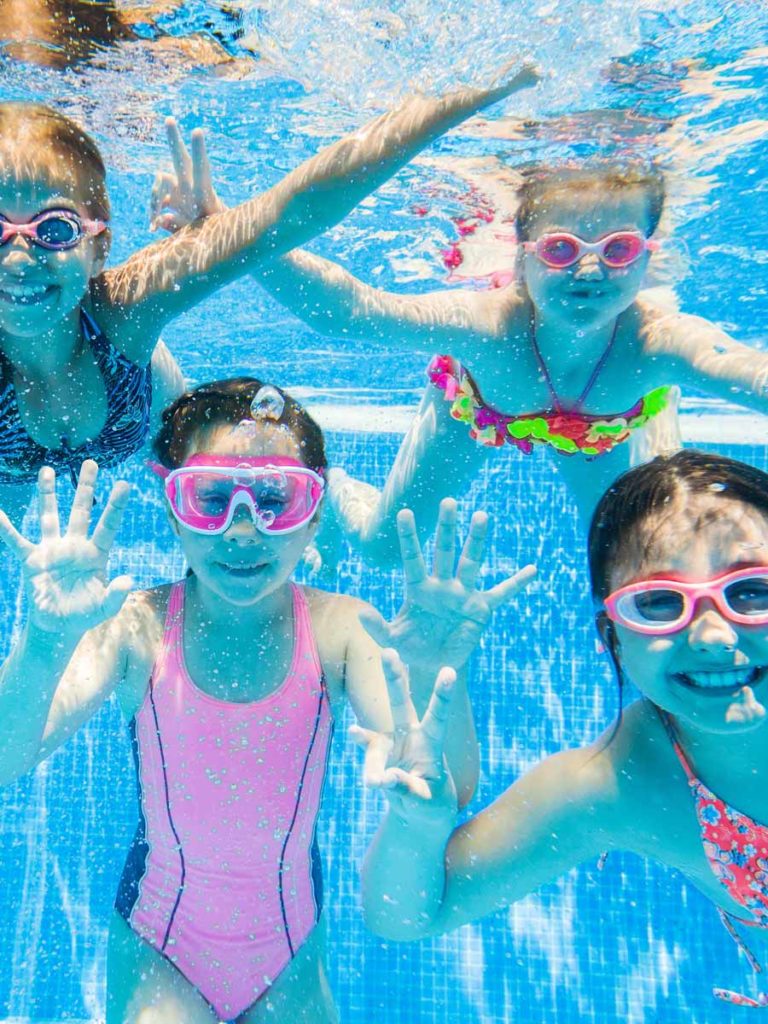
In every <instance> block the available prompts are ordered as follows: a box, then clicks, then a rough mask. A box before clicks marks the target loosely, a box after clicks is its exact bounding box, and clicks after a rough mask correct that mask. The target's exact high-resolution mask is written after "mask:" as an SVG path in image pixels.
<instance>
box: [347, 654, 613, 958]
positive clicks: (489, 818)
mask: <svg viewBox="0 0 768 1024" xmlns="http://www.w3.org/2000/svg"><path fill="white" fill-rule="evenodd" d="M386 678H387V685H388V689H389V693H390V700H391V703H392V712H393V718H394V732H393V733H391V734H390V735H387V736H384V735H382V734H376V733H372V732H370V731H365V730H362V729H356V730H354V735H355V737H356V739H357V741H358V742H359V743H360V744H361V745H362V746H364V747H365V748H366V758H365V777H366V781H367V783H368V784H369V785H373V786H376V787H378V788H381V789H383V790H384V792H385V793H386V795H387V800H388V804H389V806H388V808H387V811H386V814H385V817H384V820H383V821H382V824H381V826H380V828H379V831H378V832H377V834H376V837H375V838H374V840H373V842H372V844H371V847H370V849H369V850H368V853H367V855H366V859H365V863H364V866H363V908H364V912H365V916H366V922H367V924H368V926H369V927H370V928H371V929H372V930H373V931H375V932H376V933H377V934H379V935H383V936H385V937H387V938H391V939H395V940H404V939H419V938H423V937H424V936H426V935H435V934H440V933H442V932H445V931H449V930H451V929H452V928H456V927H458V926H459V925H461V924H466V923H467V922H469V921H474V920H477V919H478V918H480V917H483V916H484V915H485V914H488V913H490V912H491V911H493V910H497V909H499V908H500V907H503V906H506V905H507V904H509V903H513V902H514V901H515V900H518V899H521V898H522V897H523V896H526V895H527V894H528V893H530V892H532V891H534V890H535V889H537V888H538V887H539V886H540V885H543V884H544V883H546V882H548V881H551V880H552V879H553V878H556V877H557V876H558V875H560V874H562V873H563V872H564V871H567V870H569V869H570V868H572V867H574V866H575V865H577V864H579V863H580V862H581V861H583V860H586V859H588V858H589V857H592V856H597V855H598V854H599V853H600V852H601V850H604V849H609V848H611V847H612V846H615V842H614V839H613V836H612V835H611V830H610V827H609V825H608V818H609V816H610V806H609V805H610V798H609V797H608V796H607V794H608V793H609V792H610V790H611V787H610V783H609V776H610V768H609V767H608V766H607V764H606V759H605V757H604V756H603V755H602V752H601V751H600V750H599V749H595V748H585V749H581V750H570V751H566V752H564V753H561V754H557V755H555V756H554V757H551V758H548V759H547V760H546V761H543V762H542V763H541V764H539V765H538V766H537V767H536V768H534V769H533V770H532V771H530V772H529V773H528V774H527V775H525V776H523V778H522V779H520V781H519V782H517V783H515V785H514V786H512V787H510V788H509V789H508V790H507V791H506V792H505V793H504V794H503V795H502V796H501V797H500V798H499V799H498V800H496V801H495V802H494V803H493V804H491V806H490V807H488V808H486V809H485V810H484V811H482V812H481V813H480V814H478V815H477V816H476V817H474V818H472V819H471V820H470V821H469V822H467V823H466V824H463V825H459V826H456V796H455V790H454V789H453V784H452V780H451V779H450V776H449V775H448V773H447V771H446V769H445V765H444V759H443V749H444V744H445V736H446V724H447V721H448V720H449V718H450V703H451V700H452V689H453V685H454V684H453V677H452V674H451V673H450V671H449V670H444V671H442V672H441V673H440V675H439V676H438V679H437V683H436V685H435V691H434V694H433V696H432V698H431V701H430V704H429V707H428V709H427V711H426V713H425V715H424V717H423V718H422V719H421V721H419V719H418V716H417V714H416V710H415V708H414V706H413V704H412V703H411V700H410V695H409V693H408V685H407V677H406V675H405V673H404V672H403V671H402V668H401V666H399V665H398V664H397V663H396V662H395V661H394V660H392V659H390V660H389V662H388V663H387V664H386Z"/></svg>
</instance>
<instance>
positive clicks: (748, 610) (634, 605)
mask: <svg viewBox="0 0 768 1024" xmlns="http://www.w3.org/2000/svg"><path fill="white" fill-rule="evenodd" d="M705 598H710V600H712V601H713V602H714V604H715V607H716V608H717V610H718V611H719V612H720V614H721V615H722V616H723V618H725V619H728V621H729V622H734V623H737V624H738V625H740V626H765V625H768V565H758V566H752V567H750V568H748V569H736V570H735V571H733V572H726V573H724V574H723V575H721V576H716V577H714V579H710V580H701V581H700V582H698V583H691V582H683V581H681V580H664V579H652V580H640V581H639V582H637V583H630V584H629V585H628V586H626V587H621V588H620V589H619V590H616V591H614V592H613V593H612V594H611V595H609V596H608V597H606V599H605V610H606V612H607V614H608V618H609V619H612V620H613V621H614V622H618V623H619V624H620V625H622V626H626V628H627V629H631V630H633V631H634V632H635V633H645V634H647V635H649V636H666V635H667V634H669V633H676V632H678V630H681V629H685V627H686V626H687V625H688V624H689V623H690V621H691V620H692V619H693V616H694V612H695V611H696V605H697V604H698V603H699V602H700V601H702V600H704V599H705Z"/></svg>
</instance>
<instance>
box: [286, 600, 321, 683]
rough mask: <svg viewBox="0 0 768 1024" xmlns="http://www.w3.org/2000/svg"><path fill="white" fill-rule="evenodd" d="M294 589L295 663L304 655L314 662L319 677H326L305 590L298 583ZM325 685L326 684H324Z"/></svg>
mask: <svg viewBox="0 0 768 1024" xmlns="http://www.w3.org/2000/svg"><path fill="white" fill-rule="evenodd" d="M291 587H292V590H293V622H294V626H293V628H294V634H295V640H294V657H293V664H294V665H298V664H299V663H300V659H301V658H303V657H306V658H309V660H310V661H311V662H312V663H313V665H314V667H315V669H316V671H317V675H318V678H319V679H321V680H322V679H323V678H324V672H323V665H322V662H321V661H320V654H319V652H318V650H317V641H316V640H315V631H314V629H313V628H312V616H311V614H310V611H309V603H308V601H307V599H306V597H305V596H304V590H303V588H302V587H300V586H298V584H296V583H292V584H291ZM323 685H325V684H323Z"/></svg>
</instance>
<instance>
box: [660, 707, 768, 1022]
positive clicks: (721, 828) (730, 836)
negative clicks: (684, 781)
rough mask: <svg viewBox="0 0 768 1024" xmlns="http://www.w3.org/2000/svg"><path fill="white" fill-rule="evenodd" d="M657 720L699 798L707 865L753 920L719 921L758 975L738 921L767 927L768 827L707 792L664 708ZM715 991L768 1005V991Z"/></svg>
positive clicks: (739, 1000) (735, 1000) (722, 996)
mask: <svg viewBox="0 0 768 1024" xmlns="http://www.w3.org/2000/svg"><path fill="white" fill-rule="evenodd" d="M659 716H660V717H661V720H662V722H663V723H664V727H665V729H666V730H667V733H668V735H669V738H670V740H671V741H672V746H673V748H674V750H675V753H676V754H677V757H678V760H679V761H680V764H681V765H682V767H683V771H684V772H685V774H686V776H687V778H688V784H689V785H690V787H691V792H692V793H693V795H694V798H695V800H696V817H697V818H698V819H699V826H700V827H701V841H702V844H703V846H704V853H705V854H706V857H707V861H708V863H709V866H710V868H711V869H712V872H713V873H714V875H715V877H716V878H717V880H718V881H719V882H720V884H721V885H722V886H723V888H724V889H725V891H726V892H727V893H728V895H729V896H730V897H731V899H733V900H734V901H735V902H736V903H738V904H739V905H740V906H742V907H743V908H744V910H745V911H746V912H747V914H749V915H750V919H749V920H748V919H746V918H741V917H738V918H734V917H733V916H732V915H730V914H728V913H727V912H726V911H724V910H721V909H720V908H718V911H719V913H720V917H721V919H722V922H723V924H724V925H725V927H726V928H727V929H728V931H729V932H730V934H731V936H732V937H733V939H734V940H735V941H736V943H737V944H738V946H739V948H740V949H741V951H742V952H743V953H744V955H745V956H746V958H747V960H748V962H749V964H750V966H751V967H752V969H753V970H755V971H757V972H760V971H761V969H762V968H761V966H760V964H759V962H758V961H757V959H756V958H755V956H754V954H753V953H752V952H751V950H750V949H749V947H748V946H747V945H746V943H745V942H744V940H743V939H742V938H741V936H740V935H739V934H738V932H737V931H736V927H735V924H734V922H737V923H738V924H746V925H756V926H758V927H761V928H768V825H761V824H760V823H759V822H756V821H754V820H753V819H752V818H750V817H749V816H748V815H746V814H742V813H741V811H737V810H736V809H735V808H734V807H731V806H730V805H729V804H727V803H725V801H724V800H721V799H720V797H719V796H716V795H715V794H714V793H713V792H712V790H711V789H708V787H707V786H705V785H704V783H703V782H702V781H701V779H699V778H698V777H697V776H696V775H695V774H694V772H693V769H692V767H691V765H690V763H689V761H688V758H687V757H686V755H685V751H684V750H683V748H682V746H681V745H680V741H679V739H678V736H677V733H676V731H675V727H674V725H673V723H672V720H671V719H670V717H669V716H668V715H667V714H665V713H664V712H663V711H661V710H659ZM714 993H715V995H716V996H717V997H718V998H719V999H724V1000H725V1001H726V1002H730V1003H735V1004H736V1005H737V1006H755V1007H768V994H766V993H760V994H759V995H758V996H757V998H756V999H753V998H751V997H750V996H745V995H742V994H740V993H738V992H731V991H729V990H728V989H722V988H716V989H714Z"/></svg>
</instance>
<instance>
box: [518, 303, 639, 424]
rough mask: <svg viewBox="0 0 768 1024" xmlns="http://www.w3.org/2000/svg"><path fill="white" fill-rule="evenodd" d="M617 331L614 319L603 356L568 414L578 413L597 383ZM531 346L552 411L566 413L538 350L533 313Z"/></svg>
mask: <svg viewBox="0 0 768 1024" xmlns="http://www.w3.org/2000/svg"><path fill="white" fill-rule="evenodd" d="M618 329H619V318H618V317H616V319H615V320H614V322H613V331H612V332H611V337H610V340H609V342H608V344H607V345H606V346H605V349H604V350H603V354H602V355H601V356H600V358H599V359H598V361H597V362H596V363H595V365H594V367H593V369H592V373H591V374H590V375H589V380H588V381H587V383H586V386H585V387H584V388H583V389H582V392H581V394H580V395H579V397H578V398H577V399H576V401H575V402H574V403H573V405H572V406H571V407H570V409H568V410H567V411H568V412H578V411H579V409H581V407H582V406H583V405H584V403H585V402H586V400H587V395H588V394H589V393H590V391H591V390H592V388H593V387H594V386H595V383H596V382H597V378H598V377H599V376H600V373H601V371H602V369H603V367H604V366H605V363H606V360H607V359H608V356H609V355H610V354H611V350H612V349H613V343H614V342H615V341H616V332H617V331H618ZM531 345H532V346H533V354H534V356H535V357H536V362H537V363H538V365H539V369H540V370H541V373H542V376H543V377H544V383H545V384H546V385H547V390H548V391H549V396H550V398H551V399H552V407H553V409H554V410H555V412H557V413H561V412H564V411H566V410H564V407H563V403H562V402H561V401H560V397H559V396H558V394H557V392H556V391H555V386H554V384H553V383H552V378H551V376H550V374H549V370H548V369H547V364H546V363H545V362H544V357H543V356H542V354H541V349H540V348H539V343H538V342H537V340H536V314H535V313H533V314H532V315H531Z"/></svg>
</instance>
